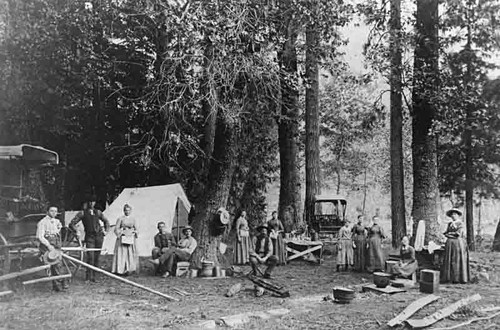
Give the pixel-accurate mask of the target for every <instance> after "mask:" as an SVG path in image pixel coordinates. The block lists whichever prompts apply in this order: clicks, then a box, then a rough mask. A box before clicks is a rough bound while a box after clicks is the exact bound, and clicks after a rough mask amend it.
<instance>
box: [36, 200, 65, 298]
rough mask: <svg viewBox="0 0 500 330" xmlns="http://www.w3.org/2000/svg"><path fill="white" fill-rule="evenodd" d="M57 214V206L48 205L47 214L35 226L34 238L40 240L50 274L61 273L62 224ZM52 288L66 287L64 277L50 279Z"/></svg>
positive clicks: (58, 289)
mask: <svg viewBox="0 0 500 330" xmlns="http://www.w3.org/2000/svg"><path fill="white" fill-rule="evenodd" d="M56 216H57V207H55V206H50V207H49V209H48V210H47V215H46V216H45V217H44V218H43V219H42V220H40V221H39V222H38V224H37V226H36V238H37V239H38V241H39V242H40V245H39V249H40V253H41V254H42V257H43V261H44V263H45V264H48V265H51V266H50V274H51V275H52V276H57V275H61V260H62V253H61V250H60V249H61V228H62V224H61V222H60V221H59V219H57V218H56ZM52 289H53V290H54V291H61V290H66V289H68V282H66V281H65V280H64V279H62V280H55V281H52Z"/></svg>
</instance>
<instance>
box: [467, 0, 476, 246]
mask: <svg viewBox="0 0 500 330" xmlns="http://www.w3.org/2000/svg"><path fill="white" fill-rule="evenodd" d="M470 6H471V3H470V1H468V2H467V44H466V45H465V49H466V52H467V56H468V58H469V60H468V61H467V71H466V73H465V86H464V88H465V90H466V91H468V90H470V87H471V86H470V84H471V83H472V67H471V66H472V63H471V55H472V49H471V45H472V31H471V28H472V27H471V25H472V22H471V13H472V9H471V8H470ZM473 106H474V105H472V104H467V106H466V109H465V112H466V113H465V130H464V144H465V224H466V229H467V245H468V246H469V250H471V251H474V250H475V240H474V201H473V197H474V175H473V170H472V167H473V166H474V165H473V160H472V157H473V156H472V128H471V124H472V121H473V120H474V119H473V118H472V117H473V115H472V112H473V110H474V109H473Z"/></svg>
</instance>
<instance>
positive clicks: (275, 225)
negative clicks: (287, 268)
mask: <svg viewBox="0 0 500 330" xmlns="http://www.w3.org/2000/svg"><path fill="white" fill-rule="evenodd" d="M271 217H272V218H271V220H269V221H268V222H267V226H268V227H269V230H270V231H271V232H270V234H269V237H270V238H271V241H272V242H273V255H275V256H276V258H278V265H285V264H286V248H285V241H284V240H283V233H284V231H285V227H283V223H282V222H281V221H280V219H278V212H276V211H273V213H272V215H271Z"/></svg>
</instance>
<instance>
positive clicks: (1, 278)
mask: <svg viewBox="0 0 500 330" xmlns="http://www.w3.org/2000/svg"><path fill="white" fill-rule="evenodd" d="M49 268H50V265H43V266H38V267H34V268H28V269H25V270H22V271H20V272H15V273H9V274H5V275H2V276H0V282H2V281H6V280H11V279H13V278H17V277H20V276H24V275H28V274H33V273H38V272H39V271H42V270H46V269H49Z"/></svg>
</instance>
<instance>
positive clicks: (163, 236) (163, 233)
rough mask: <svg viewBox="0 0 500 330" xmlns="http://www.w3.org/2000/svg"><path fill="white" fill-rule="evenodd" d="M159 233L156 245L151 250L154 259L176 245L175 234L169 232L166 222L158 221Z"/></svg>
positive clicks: (156, 237) (155, 239)
mask: <svg viewBox="0 0 500 330" xmlns="http://www.w3.org/2000/svg"><path fill="white" fill-rule="evenodd" d="M157 226H158V234H156V235H155V237H154V241H155V247H154V248H153V251H152V252H151V255H152V257H153V259H158V258H159V257H160V256H161V255H162V254H164V253H166V252H167V251H168V249H170V248H171V247H173V246H175V241H174V235H172V234H171V233H169V232H168V230H167V226H166V225H165V222H163V221H160V222H158V225H157Z"/></svg>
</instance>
